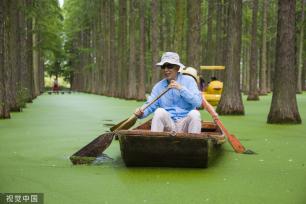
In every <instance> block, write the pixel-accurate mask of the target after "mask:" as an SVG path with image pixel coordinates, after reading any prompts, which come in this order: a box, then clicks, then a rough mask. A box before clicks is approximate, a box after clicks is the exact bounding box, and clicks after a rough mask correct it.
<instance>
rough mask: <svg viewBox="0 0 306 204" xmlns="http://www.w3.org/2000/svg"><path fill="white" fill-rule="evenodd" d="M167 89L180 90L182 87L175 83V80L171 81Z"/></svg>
mask: <svg viewBox="0 0 306 204" xmlns="http://www.w3.org/2000/svg"><path fill="white" fill-rule="evenodd" d="M168 87H169V88H175V89H177V90H180V89H181V88H182V85H181V84H179V83H177V82H176V81H175V80H171V81H170V84H169V85H168Z"/></svg>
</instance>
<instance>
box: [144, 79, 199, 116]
mask: <svg viewBox="0 0 306 204" xmlns="http://www.w3.org/2000/svg"><path fill="white" fill-rule="evenodd" d="M176 81H177V83H179V84H181V85H182V88H181V89H180V90H177V89H170V90H169V91H168V92H167V93H166V94H165V95H163V96H162V97H161V98H160V99H158V100H157V101H156V102H155V103H153V104H152V105H151V106H149V107H148V108H147V109H146V110H145V111H144V114H143V116H142V117H141V118H145V117H147V116H148V115H150V114H151V113H153V112H154V111H155V110H156V109H157V108H164V109H165V110H166V111H168V112H169V113H170V115H171V118H172V119H173V120H174V121H176V120H179V119H181V118H184V117H186V116H187V114H188V113H189V112H190V111H191V110H194V109H195V108H197V107H200V106H201V103H202V96H201V93H200V91H199V89H198V86H197V84H196V82H195V80H194V79H193V78H192V77H191V76H188V75H182V74H181V73H178V75H177V78H176ZM168 84H169V82H168V81H167V79H163V80H161V81H159V82H158V83H157V84H156V85H155V86H154V87H153V89H152V92H151V95H150V96H149V97H148V101H147V102H146V104H147V103H150V102H151V101H152V100H154V98H156V97H157V96H158V95H159V94H161V93H162V92H163V91H164V90H165V89H166V88H167V87H168Z"/></svg>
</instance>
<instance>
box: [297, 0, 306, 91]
mask: <svg viewBox="0 0 306 204" xmlns="http://www.w3.org/2000/svg"><path fill="white" fill-rule="evenodd" d="M305 4H306V0H302V11H301V22H300V28H299V31H300V35H299V45H298V53H297V57H298V58H297V79H296V92H297V93H299V94H301V93H302V71H303V62H304V60H303V44H304V8H305Z"/></svg>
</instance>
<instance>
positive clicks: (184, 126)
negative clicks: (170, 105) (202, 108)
mask: <svg viewBox="0 0 306 204" xmlns="http://www.w3.org/2000/svg"><path fill="white" fill-rule="evenodd" d="M151 131H152V132H164V131H167V132H171V131H175V132H177V133H182V132H188V133H201V115H200V112H199V111H198V110H192V111H190V112H189V113H188V115H187V117H185V118H182V119H180V120H178V121H176V122H174V121H173V120H172V119H171V117H170V114H169V113H168V112H167V111H166V110H165V109H163V108H158V109H156V111H155V112H154V116H153V120H152V125H151Z"/></svg>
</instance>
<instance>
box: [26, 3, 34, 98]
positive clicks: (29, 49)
mask: <svg viewBox="0 0 306 204" xmlns="http://www.w3.org/2000/svg"><path fill="white" fill-rule="evenodd" d="M32 6H33V2H32V0H26V8H27V13H29V12H30V10H31V8H32ZM26 23H27V25H26V26H27V28H26V30H27V32H26V58H27V59H26V60H27V67H26V79H25V81H26V87H27V89H28V97H27V102H30V103H31V102H32V99H33V98H34V87H33V85H34V84H33V81H34V80H33V73H34V70H33V36H32V35H33V20H32V18H31V17H28V18H27V22H26Z"/></svg>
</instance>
